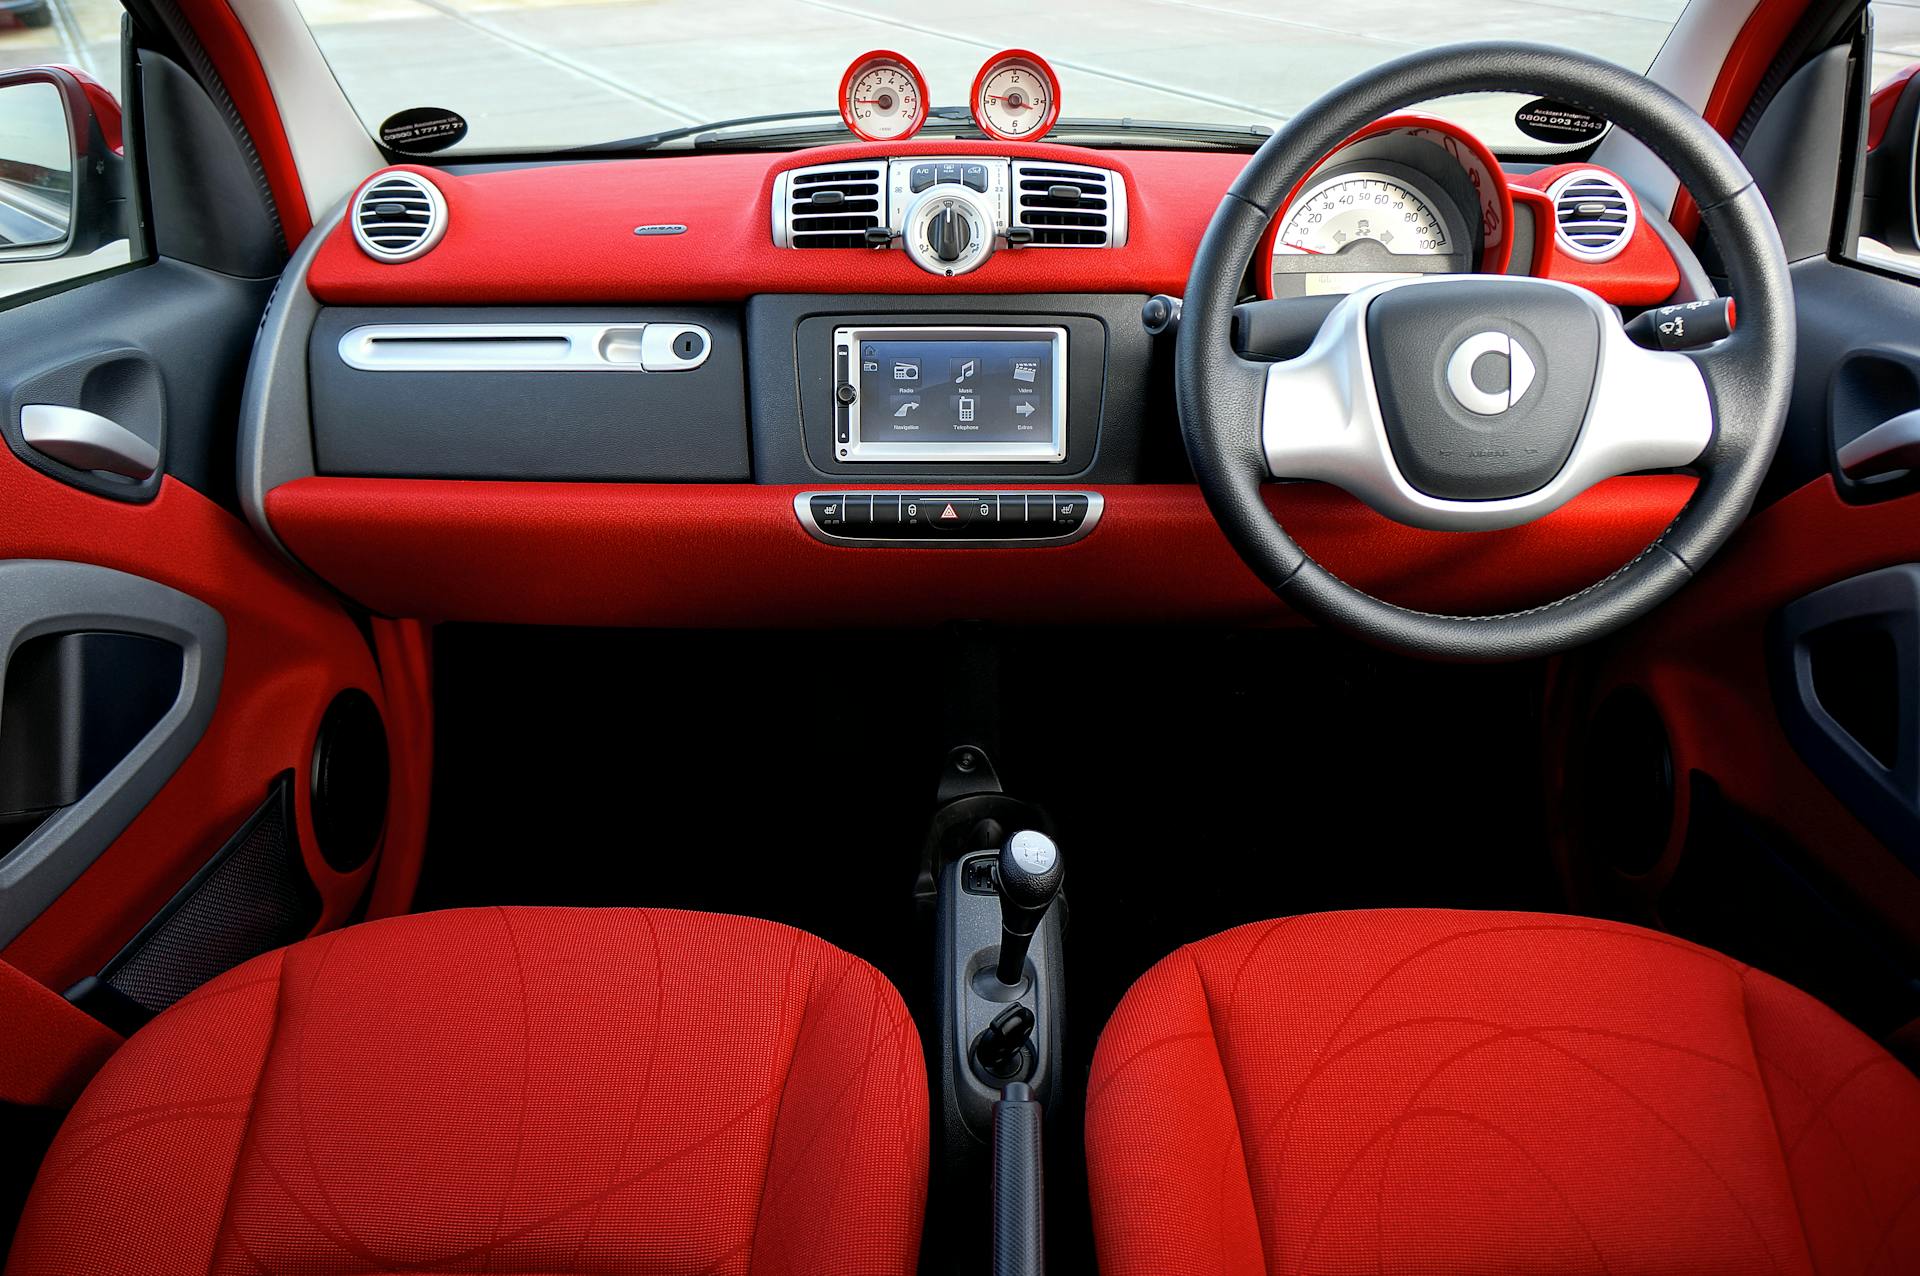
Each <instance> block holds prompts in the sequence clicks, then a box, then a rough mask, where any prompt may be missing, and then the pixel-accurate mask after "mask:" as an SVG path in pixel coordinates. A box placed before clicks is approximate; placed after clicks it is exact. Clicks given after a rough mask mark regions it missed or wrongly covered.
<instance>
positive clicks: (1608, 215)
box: [1547, 168, 1640, 261]
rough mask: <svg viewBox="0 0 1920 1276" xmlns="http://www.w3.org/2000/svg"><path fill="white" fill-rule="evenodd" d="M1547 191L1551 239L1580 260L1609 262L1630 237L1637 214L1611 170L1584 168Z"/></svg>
mask: <svg viewBox="0 0 1920 1276" xmlns="http://www.w3.org/2000/svg"><path fill="white" fill-rule="evenodd" d="M1547 194H1548V195H1549V196H1551V197H1552V199H1553V221H1554V226H1553V234H1554V238H1555V239H1556V240H1558V241H1559V244H1560V247H1561V248H1562V249H1564V250H1565V251H1567V252H1569V253H1572V254H1573V255H1574V256H1575V257H1578V258H1580V260H1582V261H1612V260H1613V259H1614V258H1615V257H1618V256H1619V255H1620V251H1621V250H1622V249H1624V248H1625V247H1626V246H1627V241H1628V240H1630V239H1632V238H1633V228H1634V225H1635V223H1636V222H1638V221H1639V218H1640V214H1639V212H1638V211H1637V210H1636V208H1635V207H1634V202H1633V196H1632V195H1631V194H1629V193H1628V191H1627V188H1626V186H1624V185H1623V184H1622V183H1621V181H1620V179H1619V178H1617V177H1615V176H1614V175H1613V174H1612V173H1603V172H1601V171H1600V170H1599V169H1594V168H1583V169H1581V170H1580V171H1579V172H1576V173H1569V174H1567V175H1566V176H1565V177H1563V178H1561V179H1560V180H1559V181H1557V182H1555V183H1554V184H1553V188H1552V189H1551V190H1549V191H1548V192H1547Z"/></svg>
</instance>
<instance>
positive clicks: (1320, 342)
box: [1260, 275, 1713, 532]
mask: <svg viewBox="0 0 1920 1276" xmlns="http://www.w3.org/2000/svg"><path fill="white" fill-rule="evenodd" d="M1462 279H1471V280H1475V281H1478V282H1481V283H1496V282H1497V283H1500V284H1503V285H1505V284H1510V285H1519V286H1529V287H1543V286H1544V287H1551V288H1561V289H1565V290H1566V291H1567V292H1569V293H1572V294H1573V295H1575V296H1577V297H1579V298H1580V299H1581V301H1582V302H1583V303H1584V304H1586V305H1587V306H1588V307H1590V308H1591V309H1592V310H1593V312H1594V315H1595V317H1596V318H1597V319H1598V320H1599V323H1600V352H1599V366H1598V368H1597V370H1596V374H1595V381H1594V390H1593V399H1592V401H1591V402H1590V403H1589V404H1588V408H1587V418H1586V420H1585V421H1584V422H1583V423H1582V425H1581V428H1580V434H1579V436H1578V437H1577V438H1576V439H1575V440H1574V445H1573V451H1572V452H1571V453H1570V454H1569V455H1568V457H1567V462H1566V464H1565V465H1563V466H1561V468H1560V472H1559V473H1558V474H1556V475H1554V477H1553V478H1552V479H1551V480H1549V481H1548V482H1547V484H1546V485H1545V486H1544V487H1542V488H1540V489H1539V490H1538V491H1535V492H1529V493H1528V494H1526V495H1525V496H1515V497H1509V498H1506V499H1502V500H1495V501H1453V500H1443V499H1441V498H1439V497H1436V496H1429V495H1427V494H1426V493H1425V492H1422V491H1420V490H1418V489H1417V488H1415V487H1414V486H1413V485H1412V484H1411V483H1409V482H1407V479H1406V476H1405V475H1403V474H1402V473H1401V472H1400V467H1399V466H1398V465H1397V464H1396V463H1395V462H1394V459H1393V449H1392V446H1391V445H1390V444H1389V442H1388V440H1387V432H1386V426H1385V424H1384V423H1383V421H1382V419H1381V413H1380V402H1379V398H1378V395H1377V394H1376V393H1375V390H1374V384H1373V364H1372V359H1371V357H1370V355H1369V353H1368V349H1367V324H1366V314H1367V307H1368V305H1369V304H1371V303H1372V301H1373V299H1374V298H1376V297H1378V296H1380V295H1381V294H1382V293H1385V292H1390V291H1392V290H1393V289H1395V288H1420V287H1431V286H1433V285H1434V284H1439V283H1446V282H1449V281H1459V280H1462ZM1547 371H1548V374H1549V375H1551V374H1552V369H1548V370H1547ZM1260 418H1261V419H1260V442H1261V448H1262V451H1263V452H1264V453H1265V455H1266V460H1267V471H1268V473H1269V474H1271V475H1272V476H1273V477H1275V478H1294V479H1316V480H1319V481H1321V482H1326V483H1332V484H1333V485H1334V486H1336V487H1339V488H1342V489H1344V490H1346V491H1348V492H1351V493H1352V494H1353V495H1355V496H1357V497H1359V498H1360V499H1361V500H1363V501H1365V502H1366V503H1367V504H1368V505H1370V506H1372V507H1373V508H1374V509H1376V510H1378V511H1379V512H1380V513H1382V514H1385V515H1386V516H1387V517H1388V518H1391V519H1393V520H1395V521H1396V522H1400V523H1405V524H1407V525H1408V526H1411V527H1426V528H1433V529H1436V530H1439V531H1461V532H1465V531H1487V530H1491V529H1494V528H1501V527H1517V526H1519V525H1520V524H1522V523H1527V522H1531V521H1532V520H1534V519H1536V518H1539V517H1540V516H1541V515H1543V514H1546V513H1548V512H1550V511H1552V510H1555V509H1558V508H1559V507H1560V506H1562V505H1564V504H1566V503H1567V502H1568V501H1570V500H1572V499H1573V498H1574V497H1575V496H1578V495H1579V494H1580V493H1581V492H1584V491H1586V490H1587V489H1588V488H1590V487H1592V486H1593V485H1594V484H1595V483H1598V482H1600V481H1601V480H1603V479H1609V478H1613V477H1614V476H1616V475H1620V474H1631V473H1634V472H1635V471H1639V470H1660V469H1671V468H1673V467H1675V466H1682V465H1687V464H1689V463H1690V462H1692V461H1693V460H1695V459H1696V458H1698V457H1699V455H1700V453H1701V452H1702V451H1703V450H1704V449H1705V448H1706V446H1707V444H1708V443H1709V442H1710V441H1711V440H1712V438H1713V405H1712V402H1711V401H1710V399H1709V398H1708V395H1707V386H1706V381H1705V379H1704V378H1703V377H1702V376H1701V374H1700V369H1699V367H1698V366H1697V365H1696V364H1695V363H1694V361H1693V360H1692V359H1690V358H1688V357H1687V356H1685V355H1682V354H1675V353H1671V352H1666V351H1658V350H1642V349H1641V348H1640V347H1639V346H1637V345H1635V344H1634V343H1633V340H1632V339H1631V338H1630V337H1628V336H1627V334H1626V331H1625V329H1623V328H1622V327H1621V325H1620V319H1619V316H1618V315H1616V314H1615V313H1614V311H1613V308H1612V307H1611V306H1609V305H1607V304H1606V302H1604V301H1602V300H1600V298H1599V297H1597V296H1595V295H1594V294H1593V293H1590V292H1588V291H1587V290H1586V289H1584V288H1576V287H1574V286H1573V285H1571V284H1563V283H1559V282H1557V281H1552V280H1541V279H1529V278H1526V277H1523V276H1513V275H1470V276H1462V275H1422V276H1420V277H1418V278H1414V279H1395V280H1388V281H1386V282H1384V283H1378V284H1372V285H1370V286H1368V287H1366V288H1362V289H1360V290H1359V291H1357V292H1353V293H1349V294H1348V295H1347V296H1346V297H1344V298H1342V300H1341V301H1340V303H1339V304H1338V305H1337V306H1335V307H1334V309H1333V311H1332V313H1331V314H1329V315H1328V316H1327V318H1326V321H1325V322H1324V323H1323V324H1322V325H1321V327H1320V333H1319V335H1318V336H1317V337H1315V338H1314V341H1313V344H1312V345H1311V346H1309V347H1308V348H1307V350H1306V352H1305V353H1304V354H1302V355H1300V356H1299V357H1298V358H1295V359H1289V360H1286V361H1285V362H1282V363H1276V364H1273V365H1272V366H1271V367H1269V368H1268V369H1267V384H1266V396H1265V400H1264V402H1263V403H1262V404H1261V409H1260Z"/></svg>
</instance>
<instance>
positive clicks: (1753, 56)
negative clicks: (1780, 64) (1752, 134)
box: [1668, 0, 1808, 240]
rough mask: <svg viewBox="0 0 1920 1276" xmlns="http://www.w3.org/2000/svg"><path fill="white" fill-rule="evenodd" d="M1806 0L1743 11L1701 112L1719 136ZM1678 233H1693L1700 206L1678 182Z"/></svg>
mask: <svg viewBox="0 0 1920 1276" xmlns="http://www.w3.org/2000/svg"><path fill="white" fill-rule="evenodd" d="M1807 4H1808V0H1760V3H1759V4H1757V5H1755V6H1754V9H1753V12H1752V13H1750V14H1748V15H1747V20H1746V23H1745V24H1744V25H1743V26H1741V28H1740V34H1739V35H1736V36H1735V37H1734V38H1733V44H1732V46H1731V47H1730V48H1728V50H1727V60H1726V61H1725V62H1722V63H1721V64H1720V74H1719V76H1718V77H1717V78H1715V80H1714V82H1713V89H1712V91H1710V92H1709V93H1708V94H1707V105H1706V107H1705V108H1704V109H1702V110H1701V112H1700V115H1701V118H1703V119H1704V120H1706V122H1707V123H1708V124H1710V125H1712V126H1713V129H1714V131H1715V132H1717V133H1719V134H1720V136H1722V137H1732V136H1733V131H1734V129H1736V128H1738V127H1739V126H1740V117H1741V116H1742V115H1744V114H1745V113H1746V110H1747V105H1748V104H1749V103H1750V102H1752V101H1753V94H1754V91H1755V90H1756V89H1758V88H1759V87H1760V81H1761V80H1762V79H1763V78H1764V77H1765V76H1766V74H1767V68H1768V67H1770V66H1772V65H1773V60H1774V59H1775V58H1776V57H1778V56H1779V55H1780V47H1781V46H1782V45H1784V44H1785V43H1786V42H1787V37H1788V36H1789V35H1791V34H1793V28H1794V27H1795V26H1796V25H1797V24H1798V23H1799V21H1800V17H1801V15H1802V14H1804V13H1805V12H1806V11H1807ZM1668 220H1669V221H1670V222H1672V223H1673V228H1674V229H1675V230H1677V231H1679V232H1680V237H1681V238H1682V239H1688V240H1690V239H1692V238H1693V236H1694V234H1695V232H1697V231H1698V230H1699V229H1700V207H1699V205H1697V204H1695V203H1694V202H1693V195H1692V193H1691V192H1689V191H1688V190H1687V189H1686V188H1685V187H1682V188H1681V189H1680V190H1679V191H1678V192H1677V193H1676V194H1675V195H1674V197H1673V212H1672V215H1671V216H1670V217H1669V218H1668Z"/></svg>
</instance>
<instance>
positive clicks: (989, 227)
mask: <svg viewBox="0 0 1920 1276" xmlns="http://www.w3.org/2000/svg"><path fill="white" fill-rule="evenodd" d="M947 209H952V210H954V211H956V212H958V213H960V214H961V215H962V216H963V217H965V218H966V219H967V221H968V222H969V223H970V224H971V226H972V228H973V229H972V232H971V233H972V240H971V242H970V243H969V244H968V247H967V251H966V252H965V253H964V254H963V255H962V256H961V257H960V258H959V259H957V260H955V261H942V260H941V259H940V258H939V257H938V256H936V255H935V254H934V248H933V241H932V240H931V239H929V238H928V227H929V226H930V225H931V223H932V221H933V219H934V217H935V216H936V215H937V214H939V213H940V212H942V211H944V210H947ZM995 234H996V230H995V217H994V209H993V201H992V200H990V199H988V198H987V197H986V196H985V195H982V194H981V193H980V192H979V191H976V190H974V189H972V188H971V187H967V186H955V185H953V184H952V183H948V184H946V185H944V186H929V187H928V188H927V189H926V190H924V191H921V192H920V193H919V194H918V195H916V196H914V197H913V203H912V204H911V205H910V206H909V207H908V208H907V215H906V217H905V219H904V220H903V222H902V227H901V232H900V242H901V245H902V246H903V247H905V248H906V250H907V259H908V260H909V261H911V262H912V263H913V264H914V265H916V266H918V267H920V269H922V270H924V271H926V272H927V273H928V274H929V275H940V276H942V277H943V278H951V277H952V276H954V275H965V274H970V273H972V272H973V271H975V270H978V269H979V268H980V267H981V266H983V265H985V264H986V261H987V258H989V257H991V256H993V245H994V239H995Z"/></svg>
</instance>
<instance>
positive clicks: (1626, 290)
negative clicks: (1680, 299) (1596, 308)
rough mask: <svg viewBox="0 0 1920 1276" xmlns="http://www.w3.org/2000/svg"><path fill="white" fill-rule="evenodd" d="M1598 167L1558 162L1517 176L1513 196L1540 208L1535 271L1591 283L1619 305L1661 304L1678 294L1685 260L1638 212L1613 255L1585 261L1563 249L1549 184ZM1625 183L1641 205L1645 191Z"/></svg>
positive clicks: (1544, 275)
mask: <svg viewBox="0 0 1920 1276" xmlns="http://www.w3.org/2000/svg"><path fill="white" fill-rule="evenodd" d="M1586 169H1594V171H1596V172H1603V173H1604V172H1606V171H1607V170H1606V169H1596V168H1595V166H1594V165H1592V164H1556V165H1554V166H1553V167H1552V168H1543V169H1541V170H1540V171H1539V172H1536V173H1520V174H1517V175H1515V176H1514V178H1513V197H1514V199H1515V200H1516V201H1521V202H1525V203H1527V204H1529V205H1530V206H1531V207H1532V208H1533V210H1534V237H1533V273H1534V274H1535V275H1537V276H1539V277H1540V278H1542V279H1557V280H1559V281H1560V282H1562V283H1569V284H1578V285H1579V286H1580V287H1582V288H1587V289H1591V290H1592V291H1593V292H1595V293H1597V294H1599V295H1600V296H1601V297H1603V298H1605V299H1606V300H1607V301H1610V302H1612V303H1613V304H1614V305H1616V306H1657V305H1659V304H1660V303H1661V302H1663V301H1665V300H1667V299H1668V298H1669V297H1671V296H1673V291H1674V289H1676V288H1678V287H1679V286H1680V266H1679V264H1678V263H1677V262H1675V261H1674V259H1673V253H1672V252H1670V251H1669V250H1668V249H1667V245H1666V242H1665V241H1664V240H1662V239H1661V238H1660V233H1659V232H1658V231H1656V230H1654V228H1653V227H1651V226H1649V225H1647V221H1646V218H1644V217H1636V218H1635V220H1634V227H1633V238H1631V239H1629V240H1628V241H1627V246H1626V247H1625V248H1623V249H1621V250H1620V255H1619V256H1617V257H1615V258H1613V259H1612V260H1611V261H1602V262H1593V261H1582V260H1581V259H1580V258H1578V257H1575V256H1574V255H1573V254H1572V253H1569V252H1563V251H1562V250H1561V248H1560V243H1559V240H1558V239H1556V238H1555V236H1554V233H1553V228H1554V214H1553V201H1552V200H1551V199H1549V198H1548V197H1547V193H1546V192H1547V188H1548V187H1550V186H1552V185H1553V184H1554V183H1555V182H1556V181H1558V180H1560V178H1562V177H1564V176H1565V175H1566V174H1568V173H1571V172H1574V171H1576V170H1586ZM1620 186H1621V189H1623V190H1625V191H1626V192H1627V198H1628V199H1631V200H1633V201H1634V207H1635V209H1636V210H1638V208H1639V206H1640V197H1639V196H1638V195H1636V194H1634V191H1633V187H1631V186H1629V185H1628V184H1627V183H1626V181H1625V180H1624V179H1623V180H1621V182H1620Z"/></svg>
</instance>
